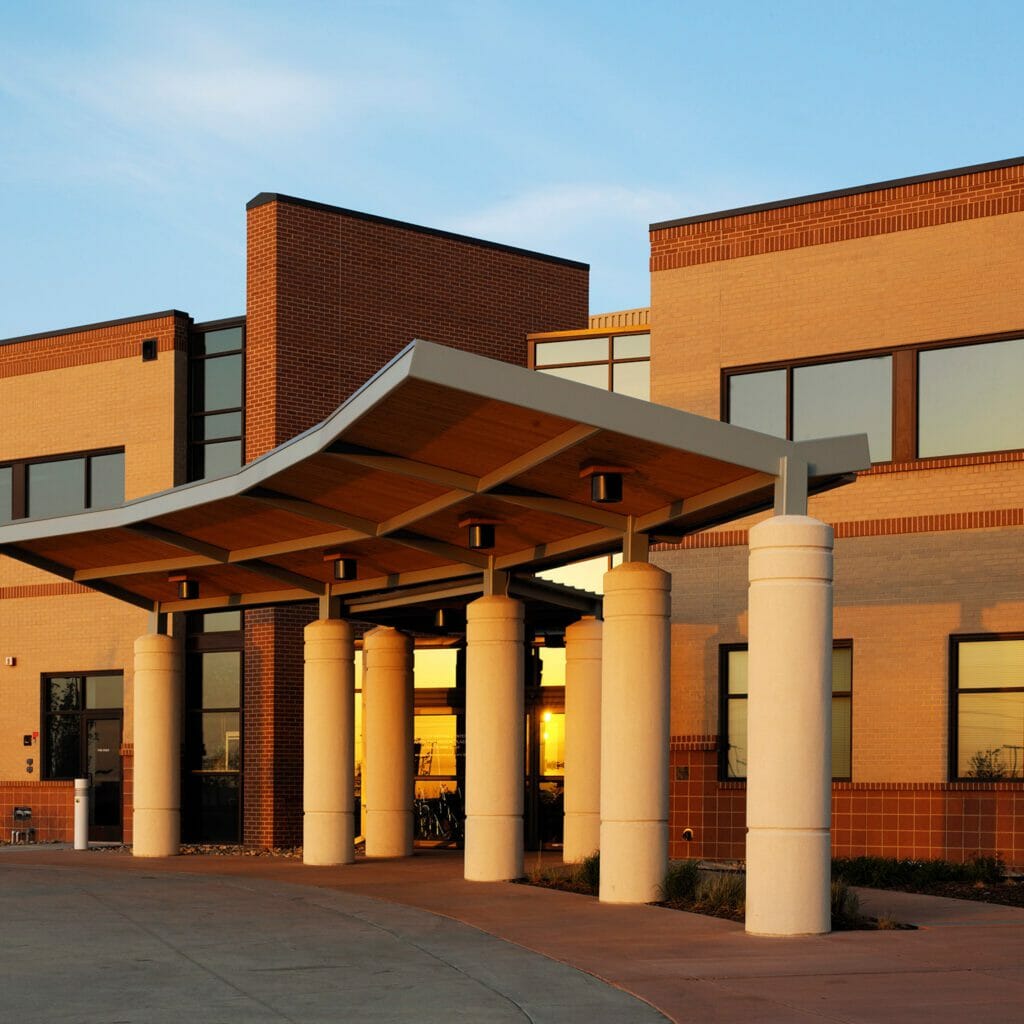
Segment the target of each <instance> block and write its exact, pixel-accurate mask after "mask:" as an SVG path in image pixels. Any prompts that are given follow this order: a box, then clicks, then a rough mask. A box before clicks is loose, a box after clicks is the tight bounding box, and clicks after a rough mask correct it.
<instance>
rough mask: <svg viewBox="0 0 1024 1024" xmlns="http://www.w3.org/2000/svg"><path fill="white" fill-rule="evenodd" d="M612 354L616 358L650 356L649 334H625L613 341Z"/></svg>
mask: <svg viewBox="0 0 1024 1024" xmlns="http://www.w3.org/2000/svg"><path fill="white" fill-rule="evenodd" d="M612 345H613V349H612V355H613V356H614V357H615V358H616V359H637V358H644V359H646V358H648V357H649V356H650V354H651V336H650V335H649V334H624V335H623V336H622V337H620V338H615V339H614V341H613V342H612Z"/></svg>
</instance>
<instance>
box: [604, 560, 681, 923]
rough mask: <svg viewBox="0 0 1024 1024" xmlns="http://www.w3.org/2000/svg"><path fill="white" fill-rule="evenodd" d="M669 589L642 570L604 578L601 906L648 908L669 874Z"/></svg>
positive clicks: (637, 566) (619, 570)
mask: <svg viewBox="0 0 1024 1024" xmlns="http://www.w3.org/2000/svg"><path fill="white" fill-rule="evenodd" d="M670 584H671V576H669V574H668V573H666V572H663V571H662V570H661V569H658V568H657V567H656V566H653V565H648V564H647V563H646V562H623V563H622V565H619V566H616V567H615V568H614V569H612V570H610V571H609V572H607V573H605V577H604V642H603V645H602V655H603V668H602V672H601V891H600V899H601V901H602V902H604V903H650V902H653V901H654V900H656V899H657V898H658V891H659V888H660V886H661V884H662V882H663V881H664V880H665V872H666V870H667V868H668V736H669V688H670V683H669V609H670V601H671V597H670V593H669V587H670Z"/></svg>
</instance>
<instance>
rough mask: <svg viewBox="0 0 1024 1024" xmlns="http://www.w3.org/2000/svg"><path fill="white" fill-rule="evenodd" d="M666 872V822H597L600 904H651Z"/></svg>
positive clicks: (655, 898) (656, 897)
mask: <svg viewBox="0 0 1024 1024" xmlns="http://www.w3.org/2000/svg"><path fill="white" fill-rule="evenodd" d="M667 871H668V822H667V821H602V822H601V892H600V897H599V898H600V901H601V902H602V903H653V902H655V901H656V900H658V899H660V898H661V886H662V884H663V883H664V881H665V873H666V872H667Z"/></svg>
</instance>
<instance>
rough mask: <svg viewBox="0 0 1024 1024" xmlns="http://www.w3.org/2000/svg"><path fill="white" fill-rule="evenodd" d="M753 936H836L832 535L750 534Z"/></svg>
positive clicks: (766, 530)
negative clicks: (832, 907) (832, 888)
mask: <svg viewBox="0 0 1024 1024" xmlns="http://www.w3.org/2000/svg"><path fill="white" fill-rule="evenodd" d="M749 658H750V660H749V665H748V685H749V695H748V698H747V931H748V932H751V933H753V934H756V935H818V934H822V933H824V932H827V931H829V929H830V892H829V887H830V880H829V874H830V866H831V865H830V834H829V825H830V821H829V818H830V812H831V796H832V779H831V757H830V748H831V701H832V527H830V526H826V525H825V524H824V523H820V522H818V521H817V520H816V519H811V518H809V517H808V516H775V517H774V518H772V519H768V520H766V521H765V522H763V523H759V524H758V525H757V526H755V527H753V528H752V529H751V531H750V655H749Z"/></svg>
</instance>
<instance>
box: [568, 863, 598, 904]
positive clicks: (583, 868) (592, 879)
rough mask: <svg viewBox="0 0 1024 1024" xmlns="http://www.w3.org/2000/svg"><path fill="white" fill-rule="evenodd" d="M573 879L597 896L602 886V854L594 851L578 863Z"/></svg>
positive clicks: (582, 887)
mask: <svg viewBox="0 0 1024 1024" xmlns="http://www.w3.org/2000/svg"><path fill="white" fill-rule="evenodd" d="M572 880H573V881H574V882H575V883H576V884H577V885H578V886H579V887H580V888H581V889H586V890H587V891H589V892H590V893H591V894H592V895H594V896H596V895H597V892H598V889H599V888H600V886H601V854H600V853H592V854H591V855H590V856H589V857H584V858H583V860H581V861H580V862H579V864H577V865H576V867H575V869H574V870H573V873H572Z"/></svg>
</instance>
